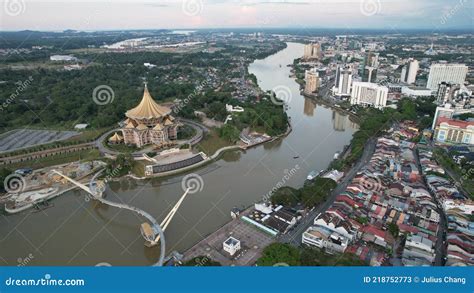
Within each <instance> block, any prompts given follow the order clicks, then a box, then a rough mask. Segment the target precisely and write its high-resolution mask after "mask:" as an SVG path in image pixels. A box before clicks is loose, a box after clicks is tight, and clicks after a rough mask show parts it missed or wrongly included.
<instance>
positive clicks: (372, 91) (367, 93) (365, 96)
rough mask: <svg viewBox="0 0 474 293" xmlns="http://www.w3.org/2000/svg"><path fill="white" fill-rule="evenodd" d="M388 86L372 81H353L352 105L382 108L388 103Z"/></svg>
mask: <svg viewBox="0 0 474 293" xmlns="http://www.w3.org/2000/svg"><path fill="white" fill-rule="evenodd" d="M387 97H388V88H387V87H386V86H380V85H378V84H376V83H371V82H353V83H352V93H351V105H362V106H370V107H374V108H377V109H382V108H384V107H385V106H386V105H387Z"/></svg>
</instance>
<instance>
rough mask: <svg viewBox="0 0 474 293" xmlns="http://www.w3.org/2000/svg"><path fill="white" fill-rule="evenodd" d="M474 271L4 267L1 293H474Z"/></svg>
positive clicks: (449, 269) (370, 268) (440, 269)
mask: <svg viewBox="0 0 474 293" xmlns="http://www.w3.org/2000/svg"><path fill="white" fill-rule="evenodd" d="M473 276H474V270H473V268H472V267H469V268H466V267H449V268H448V267H426V268H425V267H412V268H407V267H377V268H374V267H271V268H270V267H265V268H263V267H246V268H244V267H225V268H224V267H165V268H158V267H157V268H153V267H21V268H20V267H1V268H0V281H1V283H0V292H2V293H3V292H59V291H76V292H111V291H113V292H145V291H146V292H226V293H228V292H260V293H261V292H272V293H275V292H285V293H289V292H331V293H334V292H364V293H367V292H377V293H381V292H383V293H388V292H398V293H399V292H403V293H406V292H418V293H419V292H430V293H434V292H443V293H445V292H473V290H474V285H473V280H472V279H473Z"/></svg>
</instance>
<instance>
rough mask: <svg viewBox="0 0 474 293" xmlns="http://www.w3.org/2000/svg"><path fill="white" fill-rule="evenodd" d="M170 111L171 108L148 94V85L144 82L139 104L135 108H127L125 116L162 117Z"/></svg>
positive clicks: (134, 117)
mask: <svg viewBox="0 0 474 293" xmlns="http://www.w3.org/2000/svg"><path fill="white" fill-rule="evenodd" d="M170 113H171V109H170V108H167V107H164V106H161V105H159V104H158V103H157V102H155V100H153V98H152V97H151V95H150V92H149V91H148V87H147V86H146V84H145V90H144V92H143V98H142V101H141V102H140V104H138V106H136V107H135V108H133V109H131V110H128V111H127V112H126V113H125V116H127V117H129V118H132V119H138V120H140V119H153V118H160V117H164V116H166V115H168V114H170Z"/></svg>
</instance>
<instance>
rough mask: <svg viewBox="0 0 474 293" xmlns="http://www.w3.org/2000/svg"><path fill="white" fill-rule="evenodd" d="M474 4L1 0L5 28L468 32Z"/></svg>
mask: <svg viewBox="0 0 474 293" xmlns="http://www.w3.org/2000/svg"><path fill="white" fill-rule="evenodd" d="M472 8H473V7H472V2H469V1H467V0H449V1H439V0H435V1H426V0H419V1H408V0H401V1H393V0H335V1H329V0H316V1H306V0H244V1H234V0H229V1H226V0H184V1H177V0H165V1H138V2H132V1H129V0H116V1H99V2H94V1H88V0H86V1H70V2H67V3H66V2H62V1H48V2H45V1H28V0H24V1H22V0H6V1H2V10H1V11H2V12H1V15H2V17H1V19H2V20H1V22H0V30H2V31H17V30H46V31H51V30H52V31H54V30H64V29H74V30H85V31H95V30H116V29H126V30H133V29H206V28H257V29H258V28H260V29H265V28H281V27H288V28H300V29H303V30H304V29H310V28H339V29H348V30H350V29H386V30H393V31H395V32H396V31H397V30H406V29H430V30H433V32H436V31H442V30H449V29H469V28H470V27H471V26H472V15H470V13H469V11H471V10H472Z"/></svg>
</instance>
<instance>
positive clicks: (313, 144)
mask: <svg viewBox="0 0 474 293" xmlns="http://www.w3.org/2000/svg"><path fill="white" fill-rule="evenodd" d="M301 52H303V45H300V44H293V43H289V45H288V47H287V48H286V49H284V50H282V51H279V52H278V53H276V54H275V55H272V56H269V57H267V58H265V59H262V60H257V61H255V62H254V63H252V64H251V65H250V66H249V73H252V74H254V75H255V76H256V77H257V79H258V83H259V86H260V87H261V88H262V90H264V91H267V90H272V89H274V88H276V87H277V86H284V88H285V89H288V90H289V91H290V92H291V94H292V97H293V98H292V99H291V101H288V109H287V111H286V112H287V113H288V116H290V117H291V126H292V128H291V132H290V133H289V134H288V135H287V136H286V137H285V138H284V139H275V140H274V141H269V142H266V143H265V144H262V145H260V146H258V147H253V148H250V149H247V150H246V151H245V152H242V151H236V150H233V151H232V150H230V151H223V152H221V153H220V155H219V157H218V158H219V159H218V160H216V161H214V162H211V163H209V164H208V165H206V166H201V167H199V168H197V169H194V170H192V171H188V172H195V173H196V174H197V175H199V176H200V177H201V178H202V182H201V183H202V184H200V185H199V188H196V191H195V193H193V194H190V195H189V196H188V197H187V198H186V200H185V201H184V202H183V204H182V206H181V207H180V208H179V210H178V213H179V215H177V216H176V217H175V219H174V220H173V221H172V222H171V223H170V225H169V226H168V227H167V229H166V247H167V253H168V254H169V253H170V252H171V251H186V250H188V249H189V248H190V247H192V246H194V245H195V244H196V243H198V242H199V241H201V240H202V239H203V238H204V237H203V235H209V234H211V233H213V232H215V231H216V230H218V229H219V228H220V227H222V226H223V225H225V224H226V223H227V222H228V221H229V219H230V215H229V212H230V210H231V209H232V208H233V207H239V208H240V207H246V206H249V205H253V204H254V203H255V202H257V201H260V200H261V199H262V197H263V196H264V195H265V194H267V193H268V192H269V191H271V190H272V189H273V187H275V186H276V185H278V183H279V182H281V181H282V178H284V177H285V175H287V173H285V170H292V169H293V168H295V165H298V166H299V169H298V172H296V173H295V174H293V175H292V176H291V177H289V178H286V179H285V185H288V186H292V187H299V186H301V185H302V184H304V181H306V177H307V174H308V173H309V172H311V171H312V170H322V169H326V168H327V166H328V165H329V163H330V162H331V161H332V158H333V155H334V153H335V152H336V151H341V150H343V148H344V146H346V145H347V144H349V142H350V140H351V138H352V136H353V134H354V132H355V131H356V130H357V126H356V125H354V124H353V123H352V122H350V121H349V119H348V118H347V117H343V116H342V115H339V114H337V112H335V111H333V110H331V109H330V108H326V107H314V106H313V105H311V104H310V103H305V99H304V98H303V97H302V96H301V95H300V92H299V88H298V86H297V84H296V83H295V82H294V81H293V80H292V79H290V78H288V75H289V68H288V67H286V66H284V64H289V63H291V62H292V60H294V58H296V56H300V55H301V54H302V53H301ZM280 64H282V65H283V66H281V67H280V66H279V65H280ZM308 106H310V107H311V108H308ZM213 153H214V152H213ZM296 156H299V158H296V159H295V157H296ZM139 177H140V176H139ZM108 185H109V188H108V189H107V190H106V198H107V199H109V200H111V201H114V202H123V203H127V204H130V205H133V206H136V207H139V208H141V209H143V210H146V211H147V212H148V213H149V214H151V215H153V216H155V217H156V218H157V220H158V221H160V220H161V219H163V217H164V216H165V215H166V214H167V213H168V212H169V210H170V209H171V205H172V203H174V202H176V201H177V200H178V199H179V196H181V191H182V176H179V175H173V176H168V177H165V178H156V179H155V178H153V179H151V180H139V181H137V180H134V179H132V178H121V179H120V180H117V181H115V180H113V181H111V182H110V183H109V184H108ZM83 197H84V193H83V192H71V193H67V194H65V196H61V197H58V198H56V199H55V200H54V202H55V208H51V209H48V212H47V214H48V217H45V216H44V213H33V214H31V213H28V214H27V213H19V214H17V215H10V216H8V217H0V234H2V235H8V237H6V238H5V240H4V241H3V242H2V243H1V245H2V251H4V258H5V260H6V261H7V262H8V263H9V264H15V263H16V259H17V257H18V256H21V255H27V254H28V253H30V252H31V251H36V250H35V249H40V250H41V252H42V253H41V254H37V255H35V265H86V266H87V265H95V264H97V263H98V262H107V263H110V264H111V265H114V266H116V265H122V266H123V265H135V266H136V265H140V266H142V265H143V266H146V265H151V264H153V263H155V262H156V260H157V259H158V257H159V253H158V251H157V250H156V249H149V248H144V247H143V241H137V237H138V236H139V231H137V228H136V227H137V225H140V223H141V222H143V220H142V219H140V218H137V217H136V216H135V215H134V214H132V213H128V212H123V211H122V212H120V211H119V210H117V209H116V208H112V207H108V206H105V205H101V204H97V203H96V202H95V201H89V202H85V201H84V200H82V199H83ZM53 220H54V223H56V222H59V223H62V226H61V229H58V228H57V225H55V224H54V223H52V222H51V221H53ZM20 224H21V232H22V233H23V234H25V235H28V238H29V239H30V240H31V243H35V244H37V245H36V246H32V245H30V244H29V243H26V242H25V241H24V239H23V238H22V236H21V235H19V234H18V233H15V232H12V233H10V232H11V231H15V227H17V226H18V225H20ZM38 227H41V229H38ZM104 229H107V230H106V231H109V232H110V233H104V231H105V230H104ZM71 231H74V237H71ZM52 234H54V237H49V235H52ZM111 235H114V236H115V238H112V237H111ZM138 240H139V239H138ZM117 241H119V242H117ZM18 243H21V244H23V245H18ZM57 243H61V245H62V247H63V248H62V249H60V250H58V249H57ZM125 248H126V250H125Z"/></svg>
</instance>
